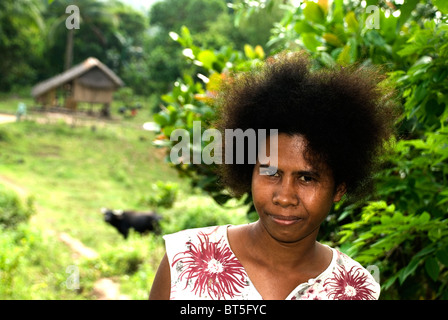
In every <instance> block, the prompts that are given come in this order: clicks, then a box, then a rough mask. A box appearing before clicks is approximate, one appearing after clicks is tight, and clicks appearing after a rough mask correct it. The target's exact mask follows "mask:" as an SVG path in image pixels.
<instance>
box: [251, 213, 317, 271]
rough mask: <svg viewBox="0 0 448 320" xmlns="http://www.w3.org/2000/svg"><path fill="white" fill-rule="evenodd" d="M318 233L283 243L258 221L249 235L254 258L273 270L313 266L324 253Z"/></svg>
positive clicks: (252, 226)
mask: <svg viewBox="0 0 448 320" xmlns="http://www.w3.org/2000/svg"><path fill="white" fill-rule="evenodd" d="M318 231H319V229H316V230H315V231H313V233H311V234H310V235H308V236H307V237H306V238H303V239H300V240H298V241H295V242H281V241H278V240H277V239H275V238H273V237H272V236H271V235H270V234H269V233H268V231H267V230H266V229H265V227H264V226H263V224H262V223H261V222H260V220H258V221H257V222H255V223H253V224H251V225H250V228H249V230H248V234H247V235H248V238H249V239H248V240H249V243H250V247H251V248H252V250H251V251H252V253H253V255H254V258H257V257H259V259H260V260H262V261H264V262H265V263H266V264H269V265H270V266H271V267H273V268H298V267H301V266H309V265H310V264H311V265H313V264H314V263H316V262H317V260H319V259H318V257H319V254H320V253H322V252H323V251H321V250H322V245H320V244H319V243H318V242H317V241H316V237H317V233H318ZM267 252H269V254H266V253H267Z"/></svg>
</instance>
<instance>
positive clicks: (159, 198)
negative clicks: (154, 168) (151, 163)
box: [140, 181, 179, 208]
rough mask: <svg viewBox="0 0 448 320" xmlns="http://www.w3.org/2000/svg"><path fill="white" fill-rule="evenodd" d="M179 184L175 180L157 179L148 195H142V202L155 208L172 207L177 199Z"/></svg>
mask: <svg viewBox="0 0 448 320" xmlns="http://www.w3.org/2000/svg"><path fill="white" fill-rule="evenodd" d="M178 191H179V186H178V184H176V183H173V182H166V183H165V182H163V181H157V182H156V183H154V184H152V185H151V192H150V193H149V195H148V196H146V197H142V199H141V201H140V202H141V204H143V205H148V206H150V207H153V208H158V207H162V208H171V207H172V206H173V204H174V201H176V196H177V193H178Z"/></svg>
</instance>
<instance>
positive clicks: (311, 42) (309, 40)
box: [302, 33, 321, 52]
mask: <svg viewBox="0 0 448 320" xmlns="http://www.w3.org/2000/svg"><path fill="white" fill-rule="evenodd" d="M302 41H303V44H304V45H305V47H307V48H308V49H309V50H310V51H312V52H317V47H319V46H320V45H321V43H320V42H319V40H317V39H316V35H315V34H314V33H304V34H302Z"/></svg>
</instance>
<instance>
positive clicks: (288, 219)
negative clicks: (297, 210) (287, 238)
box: [268, 214, 302, 226]
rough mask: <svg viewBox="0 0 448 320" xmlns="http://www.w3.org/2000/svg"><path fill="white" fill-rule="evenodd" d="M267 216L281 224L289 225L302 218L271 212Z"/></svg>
mask: <svg viewBox="0 0 448 320" xmlns="http://www.w3.org/2000/svg"><path fill="white" fill-rule="evenodd" d="M268 216H269V218H271V220H272V221H274V222H275V223H277V224H280V225H282V226H290V225H293V224H295V223H298V222H300V221H301V220H302V218H299V217H296V216H281V215H273V214H269V215H268Z"/></svg>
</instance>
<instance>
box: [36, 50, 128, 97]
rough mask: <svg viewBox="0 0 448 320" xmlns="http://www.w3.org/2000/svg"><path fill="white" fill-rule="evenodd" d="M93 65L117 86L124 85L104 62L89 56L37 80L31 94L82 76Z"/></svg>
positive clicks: (53, 87)
mask: <svg viewBox="0 0 448 320" xmlns="http://www.w3.org/2000/svg"><path fill="white" fill-rule="evenodd" d="M95 67H97V68H99V69H100V70H101V71H103V73H104V74H106V75H107V76H108V77H109V78H110V80H111V81H112V82H113V83H114V84H115V85H116V86H117V87H122V86H123V85H124V83H123V81H122V80H121V79H120V78H119V77H118V76H117V75H116V74H115V73H114V72H113V71H112V70H110V69H109V68H108V67H107V66H106V65H105V64H103V63H101V62H100V61H99V60H98V59H96V58H93V57H90V58H88V59H86V60H85V61H83V62H81V63H80V64H78V65H76V66H74V67H72V68H70V69H68V70H67V71H64V72H63V73H61V74H58V75H56V76H54V77H52V78H50V79H47V80H45V81H42V82H39V83H38V84H36V85H35V86H34V87H33V89H32V90H31V95H32V96H33V97H38V96H40V95H42V94H44V93H46V92H48V91H50V90H52V89H55V88H57V87H59V86H61V85H63V84H65V83H67V82H70V81H72V80H73V79H76V78H78V77H80V76H82V75H83V74H85V73H86V72H88V71H89V70H92V69H93V68H95Z"/></svg>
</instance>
